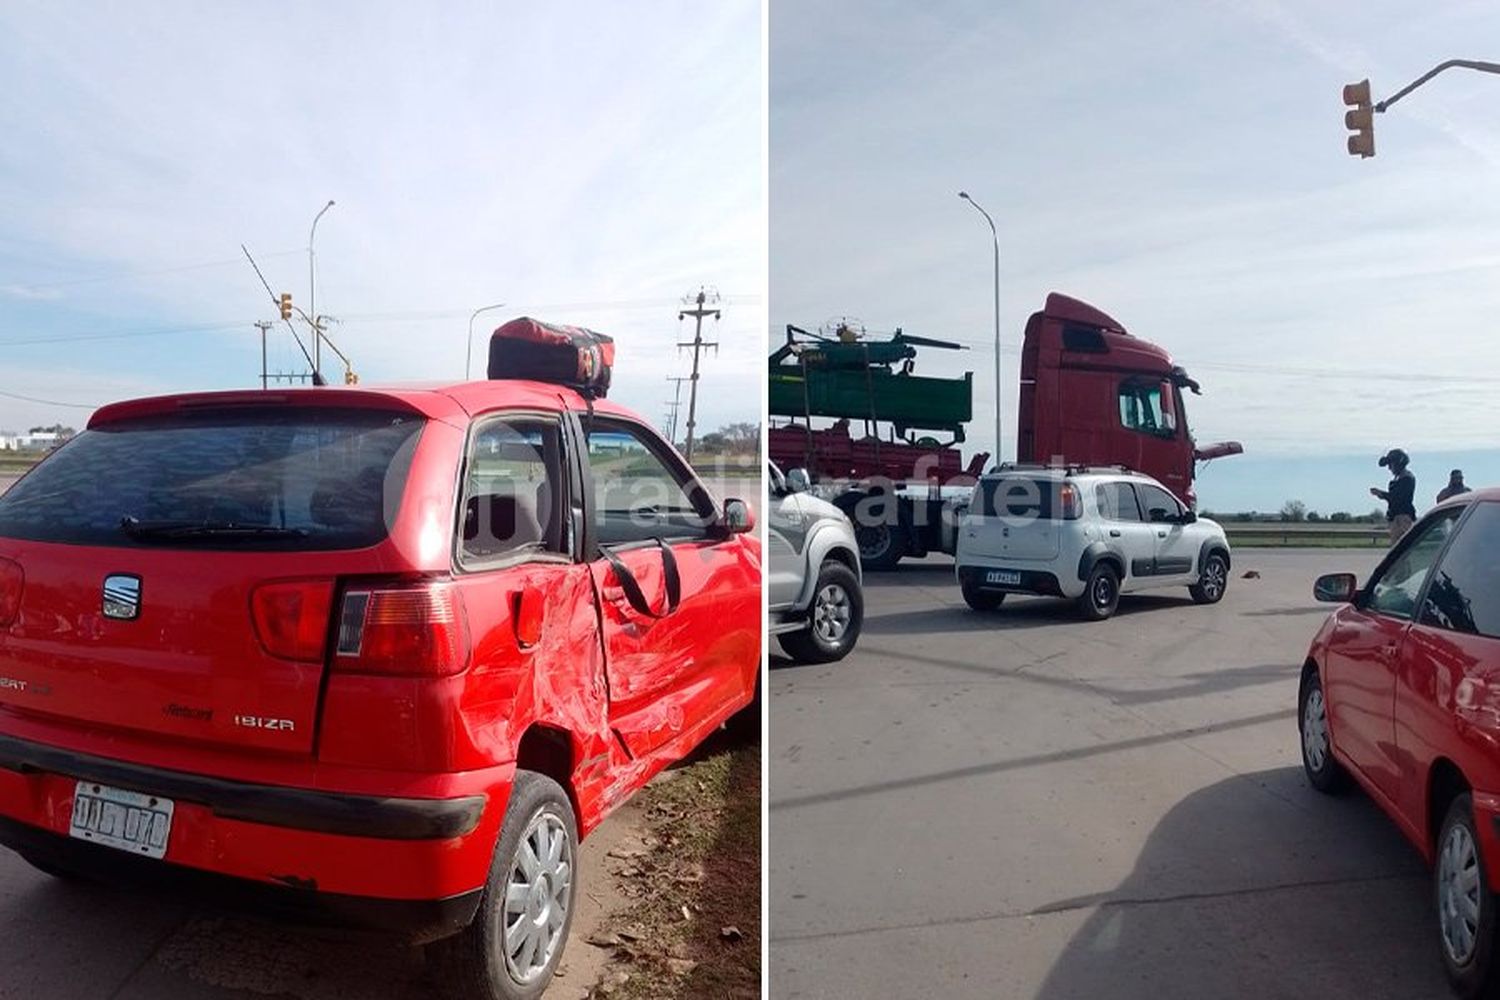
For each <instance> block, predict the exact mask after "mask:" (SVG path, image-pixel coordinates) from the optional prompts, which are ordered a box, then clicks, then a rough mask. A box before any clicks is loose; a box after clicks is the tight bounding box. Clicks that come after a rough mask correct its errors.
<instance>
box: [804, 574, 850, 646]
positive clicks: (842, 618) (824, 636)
mask: <svg viewBox="0 0 1500 1000" xmlns="http://www.w3.org/2000/svg"><path fill="white" fill-rule="evenodd" d="M853 617H854V609H853V606H852V605H851V604H850V602H849V594H848V593H847V592H846V591H845V590H844V588H843V587H841V586H839V585H838V584H836V583H830V584H828V585H827V586H825V587H823V588H822V589H821V590H819V591H818V596H817V598H816V599H815V600H814V601H813V622H812V627H813V633H814V634H815V635H817V637H818V638H819V639H820V640H822V641H823V642H824V643H825V644H827V645H829V646H837V645H838V644H839V643H840V642H842V641H843V639H844V636H845V635H847V634H848V632H849V622H850V620H851V619H852V618H853Z"/></svg>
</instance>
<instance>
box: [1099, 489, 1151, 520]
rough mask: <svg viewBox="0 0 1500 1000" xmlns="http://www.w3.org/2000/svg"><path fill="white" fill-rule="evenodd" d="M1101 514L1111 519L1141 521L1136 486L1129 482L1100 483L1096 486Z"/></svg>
mask: <svg viewBox="0 0 1500 1000" xmlns="http://www.w3.org/2000/svg"><path fill="white" fill-rule="evenodd" d="M1094 496H1095V498H1096V499H1097V500H1098V502H1099V514H1100V516H1102V517H1104V518H1105V519H1106V520H1110V521H1139V520H1141V509H1140V507H1139V506H1137V504H1136V500H1135V487H1133V486H1132V485H1130V484H1129V483H1100V484H1099V485H1098V486H1096V487H1094Z"/></svg>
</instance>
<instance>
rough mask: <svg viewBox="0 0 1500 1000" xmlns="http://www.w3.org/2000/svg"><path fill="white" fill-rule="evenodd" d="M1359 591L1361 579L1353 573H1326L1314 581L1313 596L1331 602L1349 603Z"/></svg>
mask: <svg viewBox="0 0 1500 1000" xmlns="http://www.w3.org/2000/svg"><path fill="white" fill-rule="evenodd" d="M1358 593H1359V579H1358V578H1357V577H1356V576H1355V575H1354V574H1353V573H1325V574H1324V575H1322V576H1320V577H1318V579H1317V581H1316V582H1315V583H1313V597H1314V598H1315V599H1317V600H1319V601H1324V602H1327V603H1329V604H1349V603H1351V602H1352V601H1353V600H1354V597H1355V595H1356V594H1358Z"/></svg>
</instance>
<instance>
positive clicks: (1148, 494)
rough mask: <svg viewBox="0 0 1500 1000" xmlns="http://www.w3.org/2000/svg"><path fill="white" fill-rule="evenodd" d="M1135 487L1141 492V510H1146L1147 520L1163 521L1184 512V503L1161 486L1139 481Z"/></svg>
mask: <svg viewBox="0 0 1500 1000" xmlns="http://www.w3.org/2000/svg"><path fill="white" fill-rule="evenodd" d="M1135 488H1136V491H1137V492H1138V493H1139V494H1140V497H1141V510H1143V511H1145V512H1146V520H1148V521H1163V520H1165V519H1166V518H1168V517H1176V516H1177V515H1179V514H1181V513H1182V505H1181V504H1179V503H1178V502H1177V498H1176V497H1174V496H1172V494H1170V493H1168V492H1167V491H1166V490H1164V489H1162V488H1161V487H1160V486H1151V485H1149V484H1147V483H1137V484H1136V487H1135Z"/></svg>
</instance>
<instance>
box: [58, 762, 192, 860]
mask: <svg viewBox="0 0 1500 1000" xmlns="http://www.w3.org/2000/svg"><path fill="white" fill-rule="evenodd" d="M172 807H173V803H172V800H171V799H164V798H162V797H161V796H159V795H142V794H141V793H140V792H128V791H126V790H125V789H123V788H111V787H109V786H108V785H96V784H94V783H93V782H91V781H80V782H79V783H78V787H77V789H75V790H74V792H73V820H72V823H71V824H70V825H69V827H68V836H70V837H77V838H78V839H79V840H87V841H89V842H90V843H94V844H103V845H104V846H105V847H113V848H115V849H116V850H120V851H129V852H130V853H131V854H143V855H145V856H146V857H148V858H158V859H160V858H164V857H166V854H167V838H168V837H169V836H171V833H172Z"/></svg>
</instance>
